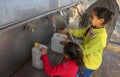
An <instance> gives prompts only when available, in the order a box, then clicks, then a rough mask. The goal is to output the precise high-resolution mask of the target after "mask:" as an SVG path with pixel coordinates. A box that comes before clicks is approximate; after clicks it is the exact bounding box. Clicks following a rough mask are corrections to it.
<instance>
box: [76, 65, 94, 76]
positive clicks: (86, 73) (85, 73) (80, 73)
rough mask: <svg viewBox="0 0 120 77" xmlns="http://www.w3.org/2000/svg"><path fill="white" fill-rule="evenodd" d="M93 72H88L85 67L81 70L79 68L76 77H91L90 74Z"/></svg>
mask: <svg viewBox="0 0 120 77" xmlns="http://www.w3.org/2000/svg"><path fill="white" fill-rule="evenodd" d="M94 71H95V70H90V69H88V68H86V67H83V68H79V70H78V72H77V75H76V77H79V76H80V75H81V76H80V77H92V74H93V72H94Z"/></svg>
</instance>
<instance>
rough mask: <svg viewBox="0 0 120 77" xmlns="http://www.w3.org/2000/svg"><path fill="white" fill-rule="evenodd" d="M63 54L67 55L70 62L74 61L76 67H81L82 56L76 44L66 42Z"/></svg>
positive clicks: (82, 63)
mask: <svg viewBox="0 0 120 77" xmlns="http://www.w3.org/2000/svg"><path fill="white" fill-rule="evenodd" d="M64 53H65V54H67V55H68V58H69V59H70V60H74V61H76V63H77V66H79V67H83V66H84V62H83V54H82V51H81V49H80V47H79V45H77V44H76V43H73V42H68V43H66V44H65V46H64Z"/></svg>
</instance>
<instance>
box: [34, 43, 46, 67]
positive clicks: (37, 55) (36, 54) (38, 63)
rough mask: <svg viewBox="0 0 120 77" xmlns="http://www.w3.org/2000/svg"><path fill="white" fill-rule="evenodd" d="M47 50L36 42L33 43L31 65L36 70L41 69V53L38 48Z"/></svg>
mask: <svg viewBox="0 0 120 77" xmlns="http://www.w3.org/2000/svg"><path fill="white" fill-rule="evenodd" d="M41 47H43V48H47V46H45V45H42V44H39V43H38V42H35V43H34V47H33V48H32V65H33V67H35V68H37V69H43V63H42V60H40V57H41V55H42V54H41V52H40V48H41Z"/></svg>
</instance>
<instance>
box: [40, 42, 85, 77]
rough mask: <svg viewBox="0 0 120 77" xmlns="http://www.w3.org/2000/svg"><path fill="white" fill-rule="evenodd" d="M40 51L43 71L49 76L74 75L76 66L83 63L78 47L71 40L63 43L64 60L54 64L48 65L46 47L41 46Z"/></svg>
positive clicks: (65, 76) (63, 76) (74, 76)
mask: <svg viewBox="0 0 120 77" xmlns="http://www.w3.org/2000/svg"><path fill="white" fill-rule="evenodd" d="M40 51H41V52H42V56H41V59H42V60H43V65H44V69H45V72H46V73H47V74H48V75H49V76H60V77H76V73H77V71H78V68H79V67H80V68H81V67H83V65H84V64H83V56H82V52H81V50H80V47H79V46H78V45H77V44H75V43H73V42H68V43H66V44H65V45H64V51H63V55H64V57H65V60H64V61H63V62H62V63H61V64H58V65H56V66H51V65H50V62H49V60H48V54H47V49H46V48H41V49H40Z"/></svg>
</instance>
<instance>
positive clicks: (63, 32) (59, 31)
mask: <svg viewBox="0 0 120 77" xmlns="http://www.w3.org/2000/svg"><path fill="white" fill-rule="evenodd" d="M58 33H61V34H66V33H68V29H67V28H65V29H64V30H58Z"/></svg>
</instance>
